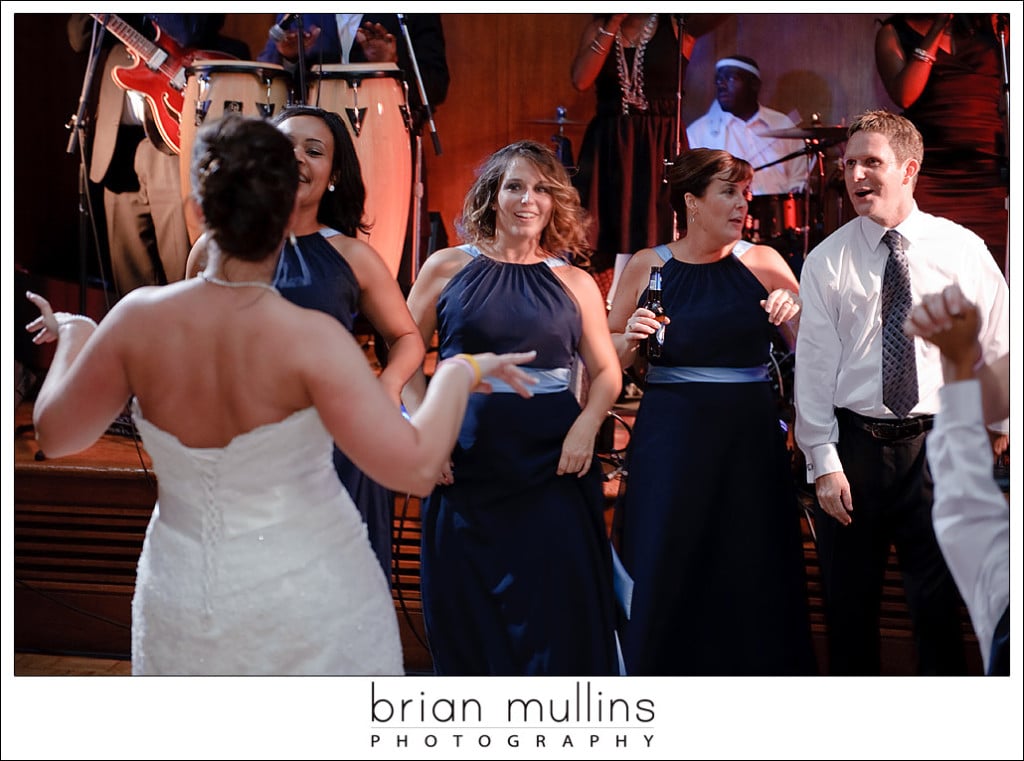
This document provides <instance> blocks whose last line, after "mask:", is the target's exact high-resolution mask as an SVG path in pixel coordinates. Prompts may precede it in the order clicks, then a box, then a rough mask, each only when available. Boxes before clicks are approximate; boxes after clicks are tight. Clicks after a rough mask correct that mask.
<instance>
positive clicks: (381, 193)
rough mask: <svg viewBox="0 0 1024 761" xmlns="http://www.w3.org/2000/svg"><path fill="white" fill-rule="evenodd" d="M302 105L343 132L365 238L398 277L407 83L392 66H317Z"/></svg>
mask: <svg viewBox="0 0 1024 761" xmlns="http://www.w3.org/2000/svg"><path fill="white" fill-rule="evenodd" d="M307 102H308V103H309V104H310V105H313V106H319V107H320V108H323V109H325V110H327V111H334V112H335V113H337V114H338V115H340V116H341V120H342V121H343V122H345V125H346V126H347V127H348V131H349V135H350V136H351V137H352V142H353V144H354V145H355V149H356V155H357V156H358V157H359V168H360V171H361V172H362V175H363V184H364V185H365V186H366V220H367V221H368V222H369V223H370V225H372V229H371V230H370V233H369V235H367V236H362V235H361V236H360V237H364V238H365V240H366V241H367V242H368V243H369V244H370V245H371V246H373V248H374V249H376V251H377V253H379V254H380V255H381V258H383V259H384V262H385V263H386V264H387V266H388V269H389V270H390V271H391V274H392V275H393V276H395V277H397V276H398V268H399V265H400V264H401V262H402V249H403V247H404V245H405V232H406V228H407V226H408V221H409V208H410V205H411V203H410V202H411V200H412V143H411V142H410V134H409V105H408V98H407V92H406V82H405V78H404V76H403V75H402V72H401V70H400V69H399V68H398V66H397V65H395V64H393V63H346V64H321V65H317V66H314V67H313V68H312V70H311V71H310V83H309V97H308V98H307Z"/></svg>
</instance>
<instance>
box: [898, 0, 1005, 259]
mask: <svg viewBox="0 0 1024 761" xmlns="http://www.w3.org/2000/svg"><path fill="white" fill-rule="evenodd" d="M972 15H974V16H980V17H981V19H979V23H977V25H976V28H974V29H973V31H972V32H971V33H967V31H966V30H963V29H961V28H959V27H958V26H957V25H956V24H954V27H953V30H954V37H953V39H954V44H955V46H956V47H955V51H956V52H955V54H954V53H947V52H945V51H944V50H942V49H941V48H940V49H939V51H938V52H937V53H936V56H935V63H934V64H932V67H931V73H930V74H929V76H928V83H927V84H926V85H925V88H924V91H923V92H922V93H921V95H920V96H919V97H918V99H917V100H915V101H914V102H913V103H912V104H911V105H910V107H908V108H907V109H906V110H905V111H904V112H903V115H904V116H906V117H907V118H908V119H910V121H912V122H913V123H914V126H915V127H917V129H918V130H919V131H920V133H921V137H922V138H924V163H923V164H922V165H921V172H920V174H919V175H918V180H917V185H916V187H915V188H914V198H915V199H916V200H917V205H918V206H919V207H920V208H921V210H922V211H926V212H928V213H929V214H935V215H936V216H939V217H946V218H947V219H952V220H953V221H954V222H958V223H960V224H961V225H963V226H964V227H966V228H967V229H968V230H970V231H971V232H974V233H976V234H978V235H980V236H981V237H982V238H983V239H984V241H985V245H986V246H988V249H989V252H990V253H991V254H992V256H993V257H994V258H995V260H996V263H997V264H998V265H999V268H1000V269H1001V270H1004V271H1005V262H1006V237H1007V224H1008V220H1009V211H1008V210H1007V208H1006V199H1007V197H1008V196H1009V193H1010V184H1009V183H1010V180H1009V160H1008V158H1007V157H1008V156H1009V149H1008V147H1007V143H1006V123H1005V121H1004V119H1005V114H1006V100H1005V98H1004V96H1003V79H1002V76H1003V75H1002V60H1001V53H1000V44H999V41H998V40H997V39H996V36H995V33H994V32H993V31H992V27H991V24H990V22H989V21H988V15H987V14H968V16H972ZM889 21H890V22H891V23H892V24H893V27H894V28H895V30H896V33H897V35H898V36H899V39H900V44H901V46H902V47H903V50H904V53H905V55H906V56H907V60H912V57H911V53H912V51H913V50H914V48H916V47H920V46H921V41H922V40H923V39H924V37H923V35H921V34H920V33H918V32H916V31H914V30H913V29H912V28H911V27H910V26H909V25H908V24H907V22H906V21H905V20H904V19H902V18H901V17H893V18H892V19H889Z"/></svg>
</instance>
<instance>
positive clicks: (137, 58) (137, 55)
mask: <svg viewBox="0 0 1024 761" xmlns="http://www.w3.org/2000/svg"><path fill="white" fill-rule="evenodd" d="M89 15H91V16H92V17H93V18H94V19H96V20H97V21H98V22H100V23H101V24H103V26H105V27H106V28H107V30H108V31H110V33H111V34H113V35H114V36H115V37H117V39H119V40H120V41H121V42H123V43H124V46H125V47H126V48H128V52H129V53H130V54H131V57H132V60H133V61H134V62H133V63H132V65H131V66H117V67H115V68H114V70H113V71H112V72H111V76H112V77H113V78H114V81H115V82H117V84H118V85H119V86H120V87H122V88H124V89H125V90H136V91H138V92H140V93H142V94H143V95H144V96H145V98H146V104H147V106H148V109H147V110H148V112H149V115H150V116H151V117H152V118H151V119H147V120H146V122H147V123H146V125H145V126H146V133H147V134H148V135H149V138H150V139H151V140H152V141H153V142H154V143H155V144H156V145H157V146H160V147H161V148H166V151H165V152H168V153H175V154H178V153H181V111H182V108H183V107H184V102H185V69H186V68H188V67H189V66H191V65H192V62H193V61H194V60H197V59H198V60H203V59H217V60H224V59H233V58H234V56H233V55H229V54H227V53H221V52H219V51H216V50H190V49H185V48H183V47H181V46H180V45H179V44H178V43H177V42H175V41H174V40H173V39H171V38H170V37H169V36H167V35H165V34H164V33H163V31H162V30H161V29H160V27H159V26H157V25H156V24H153V28H154V29H156V39H155V40H154V41H153V42H150V41H149V40H147V39H146V38H145V37H144V36H143V35H142V33H141V32H139V31H138V30H136V29H135V28H134V27H133V26H131V25H130V24H129V23H128V22H126V21H124V20H123V19H121V18H118V17H117V16H115V15H114V14H112V13H91V14H89ZM156 43H160V44H159V45H157V44H156ZM154 133H155V134H154Z"/></svg>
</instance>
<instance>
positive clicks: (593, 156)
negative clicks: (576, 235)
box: [573, 14, 688, 272]
mask: <svg viewBox="0 0 1024 761" xmlns="http://www.w3.org/2000/svg"><path fill="white" fill-rule="evenodd" d="M610 44H611V46H612V48H611V52H610V53H609V54H608V56H607V57H606V58H605V61H604V65H603V66H602V68H601V72H600V73H599V74H598V76H597V80H596V82H595V89H596V93H597V113H596V115H595V116H594V118H593V119H591V121H590V124H589V125H588V126H587V130H586V132H585V133H584V135H583V141H582V143H581V144H580V151H579V171H578V172H577V174H576V175H575V176H574V178H573V185H574V186H575V187H576V189H577V190H578V191H579V194H580V198H581V200H582V202H583V206H584V207H585V208H586V209H587V210H588V211H589V212H590V216H591V219H592V221H593V225H592V228H591V241H590V242H591V248H592V249H593V251H594V254H593V256H592V258H591V267H592V269H593V270H594V271H596V272H600V271H603V270H606V269H609V268H610V267H612V266H613V265H614V264H615V255H616V254H632V253H634V252H635V251H639V250H640V249H642V248H647V247H649V246H653V245H655V244H656V243H658V242H659V241H666V240H672V239H673V237H674V235H673V229H672V220H673V212H672V205H671V203H670V202H669V193H668V185H667V184H665V183H664V182H663V180H664V177H665V163H664V162H665V161H666V160H670V159H672V157H673V153H674V151H675V139H676V131H675V127H676V124H675V119H676V88H677V86H678V79H679V76H678V74H679V72H678V69H679V64H680V61H679V46H678V43H677V40H676V36H675V33H674V31H673V27H672V21H671V17H670V15H669V14H660V16H659V19H658V28H657V29H656V30H655V32H654V36H653V37H652V38H651V40H650V42H649V43H648V44H647V46H646V48H645V50H644V60H643V83H644V94H645V95H646V97H647V102H648V110H647V111H637V110H636V109H635V108H632V107H631V108H630V110H629V115H624V114H623V113H622V90H621V87H620V85H619V74H618V63H617V56H616V43H615V42H614V41H612V42H611V43H610ZM624 53H625V57H626V63H627V65H628V67H629V69H630V71H632V67H633V60H634V57H635V55H636V48H625V50H624ZM687 63H688V61H686V59H683V61H682V66H683V75H684V76H685V73H686V65H687ZM679 136H680V139H681V141H682V142H681V146H682V148H684V149H685V148H686V146H687V143H686V129H685V126H683V125H679Z"/></svg>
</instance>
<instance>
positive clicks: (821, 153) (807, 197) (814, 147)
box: [754, 138, 833, 259]
mask: <svg viewBox="0 0 1024 761" xmlns="http://www.w3.org/2000/svg"><path fill="white" fill-rule="evenodd" d="M832 144H833V143H832V142H831V141H828V140H816V139H813V138H805V139H804V147H803V148H801V149H800V150H798V151H793V152H792V153H787V154H786V155H785V156H783V157H782V158H778V159H775V160H774V161H769V162H768V163H767V164H762V165H761V166H758V167H754V171H755V172H759V171H761V170H762V169H767V168H768V167H770V166H775V165H776V164H781V163H783V162H784V161H789V160H790V159H795V158H796V157H797V156H807V186H806V187H805V188H804V226H803V228H804V229H803V238H804V258H805V259H806V258H807V254H808V253H809V252H810V247H811V240H810V232H811V169H812V168H813V167H814V163H815V161H817V163H818V177H819V182H818V194H819V196H820V195H823V194H824V188H825V150H826V149H827V148H828V147H829V145H832Z"/></svg>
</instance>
